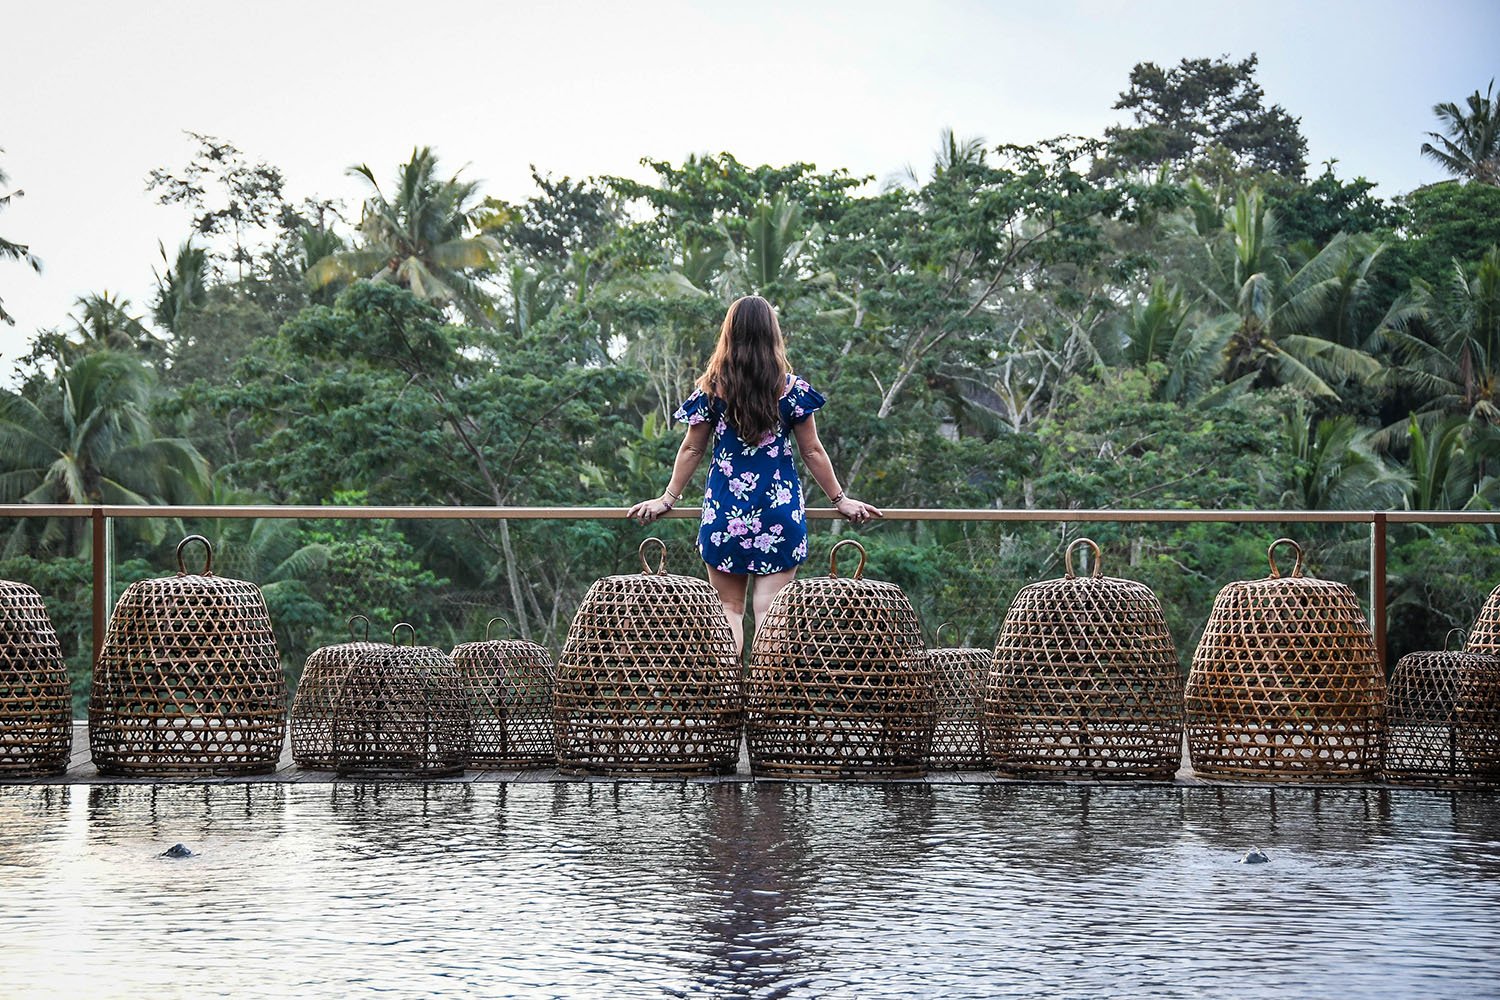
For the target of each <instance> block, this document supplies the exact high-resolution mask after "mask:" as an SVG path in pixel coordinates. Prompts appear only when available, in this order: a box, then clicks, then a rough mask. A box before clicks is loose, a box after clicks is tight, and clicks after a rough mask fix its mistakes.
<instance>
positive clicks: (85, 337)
mask: <svg viewBox="0 0 1500 1000" xmlns="http://www.w3.org/2000/svg"><path fill="white" fill-rule="evenodd" d="M73 304H74V306H75V307H76V308H77V310H78V312H77V313H76V314H74V315H70V316H69V317H68V318H69V319H71V320H72V321H73V329H72V330H71V331H69V333H68V335H67V339H66V340H64V341H63V345H62V346H63V354H64V357H63V358H62V359H61V360H64V361H67V360H69V359H71V358H76V357H79V356H81V355H84V354H91V353H93V352H95V351H138V352H140V353H141V354H142V355H145V356H147V357H156V356H158V355H160V353H161V349H162V343H161V341H159V340H157V339H156V337H154V336H152V334H151V331H150V330H148V329H146V327H145V324H143V323H142V322H141V318H140V317H139V316H132V315H130V308H131V307H130V300H129V299H126V298H122V297H120V296H117V295H112V294H110V293H109V292H108V291H104V292H91V293H90V294H88V295H84V296H82V297H80V298H79V299H77V300H75V302H74V303H73Z"/></svg>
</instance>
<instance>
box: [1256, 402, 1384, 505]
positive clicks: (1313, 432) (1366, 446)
mask: <svg viewBox="0 0 1500 1000" xmlns="http://www.w3.org/2000/svg"><path fill="white" fill-rule="evenodd" d="M1285 426H1286V436H1287V442H1288V444H1289V445H1290V446H1291V449H1292V454H1293V456H1294V457H1295V465H1294V466H1293V471H1292V488H1291V489H1290V490H1288V491H1287V492H1286V494H1285V495H1284V496H1283V498H1282V499H1283V502H1289V503H1291V504H1292V505H1293V506H1295V507H1296V508H1298V509H1301V510H1384V509H1385V508H1387V507H1389V506H1392V505H1393V504H1395V503H1396V502H1397V501H1398V500H1400V499H1402V498H1403V496H1405V495H1406V492H1407V489H1408V487H1409V485H1410V481H1409V480H1408V478H1407V477H1406V475H1405V474H1404V473H1402V472H1398V471H1396V470H1394V469H1392V468H1390V467H1389V466H1387V465H1386V464H1385V462H1384V461H1382V460H1381V458H1380V457H1379V456H1378V455H1376V454H1375V451H1374V448H1373V447H1371V441H1370V438H1371V434H1372V432H1371V431H1370V430H1368V429H1366V428H1363V427H1360V426H1359V423H1358V422H1357V421H1356V420H1355V419H1354V418H1353V417H1352V416H1350V415H1349V414H1347V413H1345V414H1340V415H1338V416H1334V417H1325V418H1323V419H1321V420H1318V421H1316V422H1314V420H1313V418H1312V416H1311V415H1309V414H1308V412H1307V410H1306V408H1305V407H1303V406H1300V405H1299V406H1297V407H1296V408H1294V409H1293V410H1292V412H1291V413H1289V414H1287V416H1286V418H1285Z"/></svg>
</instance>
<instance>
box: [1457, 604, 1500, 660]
mask: <svg viewBox="0 0 1500 1000" xmlns="http://www.w3.org/2000/svg"><path fill="white" fill-rule="evenodd" d="M1464 652H1466V653H1488V654H1489V655H1490V656H1500V587H1496V588H1495V589H1494V590H1492V591H1490V596H1489V597H1488V598H1486V600H1485V602H1484V607H1482V608H1480V609H1479V616H1478V617H1477V618H1475V619H1474V627H1473V628H1471V629H1469V640H1468V642H1467V643H1465V645H1464Z"/></svg>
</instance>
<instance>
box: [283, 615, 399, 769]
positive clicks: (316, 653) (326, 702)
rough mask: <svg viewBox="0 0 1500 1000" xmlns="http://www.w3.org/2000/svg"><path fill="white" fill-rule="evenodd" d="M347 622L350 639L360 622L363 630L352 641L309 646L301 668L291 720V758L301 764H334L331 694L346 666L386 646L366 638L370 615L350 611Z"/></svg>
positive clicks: (326, 766)
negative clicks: (351, 614) (331, 644)
mask: <svg viewBox="0 0 1500 1000" xmlns="http://www.w3.org/2000/svg"><path fill="white" fill-rule="evenodd" d="M348 626H349V638H350V639H355V636H356V634H357V633H356V631H355V629H356V628H358V627H360V626H363V634H362V635H361V636H360V638H358V639H355V641H353V642H341V643H339V644H337V645H334V646H324V647H322V648H321V649H315V650H313V652H312V655H311V656H309V657H308V658H307V665H306V666H305V667H303V668H302V679H301V680H300V681H298V683H297V695H296V697H295V698H293V699H292V723H291V730H292V760H294V761H295V762H296V763H297V764H298V765H299V766H301V767H306V768H313V769H315V770H324V771H331V770H333V769H334V768H335V767H336V766H337V762H336V761H335V760H334V759H333V702H334V694H335V692H337V691H338V689H339V685H340V684H342V683H343V681H344V676H345V675H346V674H347V673H349V671H350V669H352V668H353V667H354V666H355V665H356V664H359V663H364V662H368V661H370V660H372V659H377V658H379V657H382V656H384V655H385V650H386V649H388V648H389V647H388V646H386V645H385V644H384V643H379V642H371V641H370V619H368V618H366V617H365V616H364V615H354V616H353V617H352V618H350V619H349V621H348Z"/></svg>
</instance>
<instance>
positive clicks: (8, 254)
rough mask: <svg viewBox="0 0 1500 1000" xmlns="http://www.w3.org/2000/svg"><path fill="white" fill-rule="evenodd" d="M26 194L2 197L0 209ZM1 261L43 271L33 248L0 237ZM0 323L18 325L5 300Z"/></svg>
mask: <svg viewBox="0 0 1500 1000" xmlns="http://www.w3.org/2000/svg"><path fill="white" fill-rule="evenodd" d="M3 152H5V150H4V149H0V153H3ZM9 183H10V175H9V174H7V173H6V172H5V171H4V170H0V185H3V184H9ZM25 193H26V192H24V191H22V190H20V189H17V190H15V191H11V192H8V193H6V194H3V195H0V209H3V208H5V207H7V206H8V205H9V204H10V200H11V199H12V198H19V197H21V196H22V195H24V194H25ZM0 260H19V261H21V262H23V263H24V264H26V266H27V267H29V268H31V269H32V270H33V271H36V272H38V273H40V272H41V270H42V262H41V261H40V260H38V259H37V257H36V256H35V255H34V254H32V252H31V248H30V247H29V246H27V245H26V244H24V243H16V242H14V241H12V240H8V239H6V238H5V237H3V236H0ZM0 322H4V323H6V324H7V325H9V326H15V325H16V320H15V317H13V316H12V315H11V314H10V313H8V312H6V311H5V300H4V299H0Z"/></svg>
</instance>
